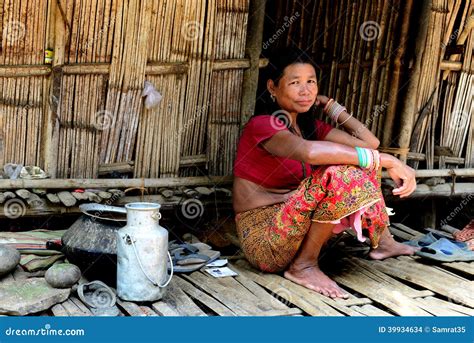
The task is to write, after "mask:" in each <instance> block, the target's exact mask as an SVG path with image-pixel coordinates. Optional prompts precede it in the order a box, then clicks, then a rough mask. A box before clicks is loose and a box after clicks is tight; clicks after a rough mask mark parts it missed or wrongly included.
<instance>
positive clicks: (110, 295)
mask: <svg viewBox="0 0 474 343" xmlns="http://www.w3.org/2000/svg"><path fill="white" fill-rule="evenodd" d="M77 295H78V296H79V299H81V301H82V302H83V303H84V305H86V306H87V307H88V308H89V310H90V311H91V312H92V314H94V315H95V316H107V317H116V316H118V315H119V310H118V308H117V306H116V305H115V303H116V301H117V297H116V296H115V292H114V291H113V290H112V289H111V288H109V286H107V285H106V284H105V283H103V282H102V281H92V282H89V283H83V284H80V285H79V286H78V287H77Z"/></svg>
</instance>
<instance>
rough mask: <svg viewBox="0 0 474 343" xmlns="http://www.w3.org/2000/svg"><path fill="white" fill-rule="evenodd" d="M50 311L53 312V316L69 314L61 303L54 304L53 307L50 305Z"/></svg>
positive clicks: (66, 315)
mask: <svg viewBox="0 0 474 343" xmlns="http://www.w3.org/2000/svg"><path fill="white" fill-rule="evenodd" d="M51 312H52V313H53V315H54V316H55V317H68V316H69V313H68V312H67V311H66V309H65V308H64V307H63V305H61V304H56V305H54V306H53V307H51Z"/></svg>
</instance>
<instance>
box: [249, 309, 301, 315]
mask: <svg viewBox="0 0 474 343" xmlns="http://www.w3.org/2000/svg"><path fill="white" fill-rule="evenodd" d="M302 313H303V311H301V310H300V309H299V308H296V307H292V308H287V309H284V310H269V311H265V312H262V313H259V314H258V316H265V317H282V316H295V315H299V314H302Z"/></svg>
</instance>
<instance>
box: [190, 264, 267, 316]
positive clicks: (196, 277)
mask: <svg viewBox="0 0 474 343" xmlns="http://www.w3.org/2000/svg"><path fill="white" fill-rule="evenodd" d="M183 277H184V278H185V279H186V280H188V281H190V282H191V283H192V284H194V286H195V287H197V288H200V289H201V290H203V291H205V292H207V293H208V294H210V295H212V296H213V297H214V298H216V299H217V300H219V301H220V302H222V303H223V304H224V305H226V306H227V307H228V308H230V309H232V311H233V312H235V314H237V315H241V316H248V315H256V314H258V313H259V312H262V311H261V310H260V309H259V308H257V307H256V306H255V305H254V304H253V303H252V300H253V299H250V300H249V299H246V298H245V297H243V296H242V295H241V294H239V293H238V292H235V291H234V290H232V289H228V288H226V287H223V286H222V285H220V284H219V283H217V282H216V280H214V279H211V278H208V277H206V276H205V275H203V274H201V273H200V272H194V273H192V274H191V275H183Z"/></svg>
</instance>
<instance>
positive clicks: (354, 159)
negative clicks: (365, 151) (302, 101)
mask: <svg viewBox="0 0 474 343" xmlns="http://www.w3.org/2000/svg"><path fill="white" fill-rule="evenodd" d="M262 145H263V147H264V148H265V149H266V150H267V151H268V152H270V153H271V154H273V155H275V156H279V157H286V158H290V159H293V160H298V161H303V162H306V163H309V164H312V165H332V164H351V165H359V158H358V156H357V152H356V150H355V149H354V148H353V147H350V146H347V145H344V144H339V143H333V142H328V141H308V140H305V139H303V138H301V137H298V136H296V135H294V134H292V133H290V132H289V131H280V132H277V133H276V134H274V135H273V136H272V137H271V138H270V139H268V140H266V141H265V142H263V143H262ZM380 164H381V166H382V167H384V168H387V170H388V173H389V175H390V177H391V178H392V179H393V180H394V181H395V183H396V184H397V186H398V187H397V188H395V189H394V190H393V194H395V195H400V197H406V196H408V195H410V194H411V193H412V192H413V191H414V190H415V188H416V179H415V171H414V170H413V169H412V168H410V167H408V166H407V165H405V164H404V163H402V162H401V161H400V160H398V159H396V158H395V157H393V156H391V155H388V154H384V153H381V154H380Z"/></svg>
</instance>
